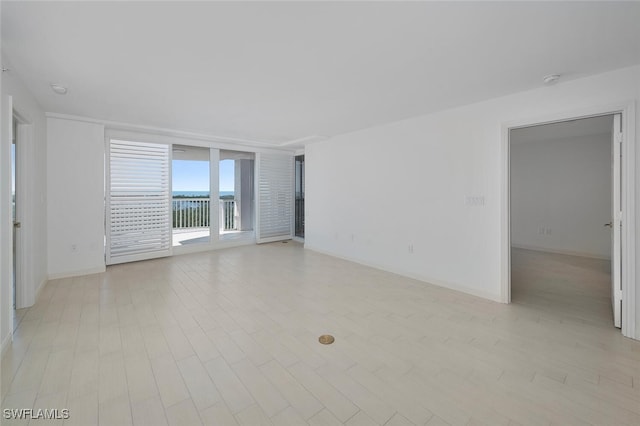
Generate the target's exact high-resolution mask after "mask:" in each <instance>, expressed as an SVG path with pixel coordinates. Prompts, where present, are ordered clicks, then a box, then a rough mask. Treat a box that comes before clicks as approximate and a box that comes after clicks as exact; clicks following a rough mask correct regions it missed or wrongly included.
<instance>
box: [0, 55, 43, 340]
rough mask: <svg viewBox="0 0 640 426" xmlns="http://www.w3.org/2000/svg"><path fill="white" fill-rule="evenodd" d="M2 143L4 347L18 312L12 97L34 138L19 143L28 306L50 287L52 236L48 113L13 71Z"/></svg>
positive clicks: (5, 81)
mask: <svg viewBox="0 0 640 426" xmlns="http://www.w3.org/2000/svg"><path fill="white" fill-rule="evenodd" d="M3 66H4V67H5V68H9V69H11V64H9V63H8V62H7V61H6V60H3ZM1 93H2V139H1V141H2V143H1V146H0V170H1V171H2V172H1V177H0V182H2V185H1V189H0V218H1V219H0V220H1V221H0V229H1V234H2V245H1V247H0V260H1V263H0V265H1V267H0V271H1V273H0V283H1V284H0V286H1V287H2V288H1V298H0V311H1V314H0V317H1V318H2V322H1V323H2V325H1V337H2V342H3V343H4V342H5V340H6V339H7V338H8V337H10V331H11V328H10V323H11V316H12V311H13V306H12V304H13V297H12V285H11V282H12V280H11V275H12V267H11V265H12V228H13V226H12V222H11V116H12V109H11V107H10V104H9V97H11V98H12V100H13V110H14V111H16V113H18V114H19V115H20V116H21V117H22V118H24V120H25V121H26V124H28V125H29V127H28V128H29V133H30V137H29V138H28V139H27V140H22V141H20V140H18V143H21V144H22V146H21V148H20V150H21V151H20V154H21V155H22V160H23V162H22V163H21V164H22V165H23V166H24V170H22V173H19V176H18V177H19V178H21V179H20V184H21V185H22V186H23V188H24V189H23V191H24V193H25V197H24V198H23V199H22V200H19V201H20V202H21V204H20V207H21V212H20V217H19V218H18V219H19V220H20V222H21V223H22V228H21V229H20V232H21V235H22V243H23V252H24V256H23V260H24V267H23V276H22V280H23V286H24V293H23V295H24V298H23V300H22V304H23V306H30V305H32V304H33V303H34V302H35V297H36V295H37V292H38V290H39V289H40V288H41V286H42V285H43V284H44V283H45V282H46V265H47V252H46V245H47V242H46V241H47V240H46V237H47V232H46V207H47V206H46V153H47V144H46V120H45V115H44V111H43V109H42V108H41V107H40V105H38V103H37V102H36V100H35V99H34V98H33V96H32V95H31V93H30V92H29V91H28V90H27V88H26V87H25V86H24V85H23V83H22V82H21V81H20V80H19V78H18V76H17V75H16V73H15V72H13V71H7V72H4V73H2V88H1Z"/></svg>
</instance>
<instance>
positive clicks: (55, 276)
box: [47, 265, 107, 280]
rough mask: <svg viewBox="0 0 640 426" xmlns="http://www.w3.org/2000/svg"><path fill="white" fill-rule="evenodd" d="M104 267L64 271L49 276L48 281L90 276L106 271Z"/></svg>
mask: <svg viewBox="0 0 640 426" xmlns="http://www.w3.org/2000/svg"><path fill="white" fill-rule="evenodd" d="M106 270H107V269H106V266H104V265H102V266H96V267H95V268H90V269H83V270H79V271H66V272H57V273H55V274H49V275H48V277H47V279H48V280H59V279H61V278H71V277H80V276H82V275H91V274H100V273H102V272H104V271H106Z"/></svg>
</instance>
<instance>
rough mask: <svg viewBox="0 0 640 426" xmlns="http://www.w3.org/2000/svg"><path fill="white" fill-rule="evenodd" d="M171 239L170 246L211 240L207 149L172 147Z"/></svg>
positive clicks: (209, 166)
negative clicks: (171, 243)
mask: <svg viewBox="0 0 640 426" xmlns="http://www.w3.org/2000/svg"><path fill="white" fill-rule="evenodd" d="M172 151H173V155H172V162H171V179H172V187H171V190H172V203H171V204H172V208H171V210H172V240H173V246H174V247H175V246H183V245H191V244H208V243H209V242H210V241H211V220H210V217H211V215H210V208H211V198H210V192H211V190H210V169H211V162H210V159H209V153H210V150H209V148H201V147H195V146H186V145H173V148H172Z"/></svg>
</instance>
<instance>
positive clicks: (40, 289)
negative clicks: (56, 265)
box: [33, 279, 47, 302]
mask: <svg viewBox="0 0 640 426" xmlns="http://www.w3.org/2000/svg"><path fill="white" fill-rule="evenodd" d="M45 284H47V280H46V279H45V280H42V282H41V283H40V285H39V286H38V288H36V294H35V296H34V297H33V300H34V302H37V301H38V297H40V292H41V291H42V289H43V288H44V286H45Z"/></svg>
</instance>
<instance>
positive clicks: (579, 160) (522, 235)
mask: <svg viewBox="0 0 640 426" xmlns="http://www.w3.org/2000/svg"><path fill="white" fill-rule="evenodd" d="M610 220H611V135H610V134H609V135H606V134H604V135H591V136H584V137H579V138H575V137H574V138H564V139H558V140H539V141H526V142H521V141H520V140H519V139H518V131H517V130H515V131H512V132H511V243H512V245H513V246H515V247H523V248H529V249H534V250H543V251H545V250H546V251H551V252H557V253H566V254H576V255H581V256H590V257H599V258H604V259H608V258H610V257H611V229H610V228H607V227H605V226H604V224H605V223H607V222H609V221H610Z"/></svg>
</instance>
